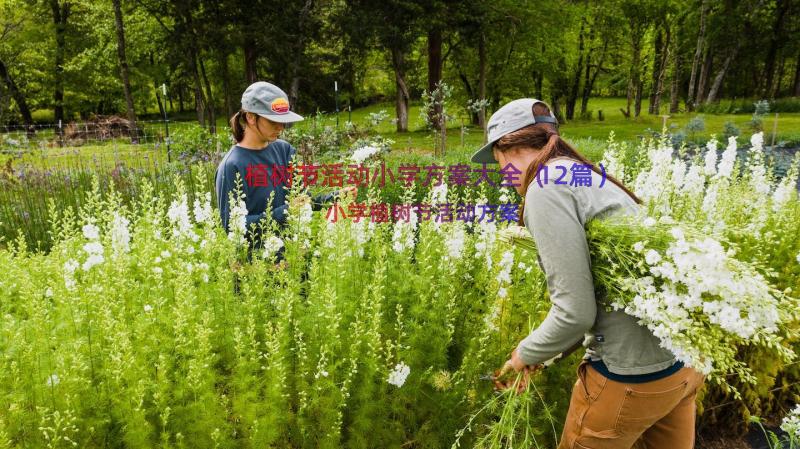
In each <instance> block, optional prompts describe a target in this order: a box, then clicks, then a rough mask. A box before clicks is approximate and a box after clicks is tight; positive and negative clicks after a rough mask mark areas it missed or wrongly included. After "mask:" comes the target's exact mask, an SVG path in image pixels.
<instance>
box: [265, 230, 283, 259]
mask: <svg viewBox="0 0 800 449" xmlns="http://www.w3.org/2000/svg"><path fill="white" fill-rule="evenodd" d="M281 248H283V240H281V238H280V237H278V236H277V235H271V236H269V237H267V238H266V239H265V240H264V257H265V258H267V257H272V256H273V255H274V254H275V253H277V252H278V251H280V249H281Z"/></svg>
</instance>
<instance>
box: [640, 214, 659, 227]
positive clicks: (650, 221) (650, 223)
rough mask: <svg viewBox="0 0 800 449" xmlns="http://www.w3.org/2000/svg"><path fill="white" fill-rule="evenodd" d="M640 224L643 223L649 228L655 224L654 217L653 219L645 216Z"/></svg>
mask: <svg viewBox="0 0 800 449" xmlns="http://www.w3.org/2000/svg"><path fill="white" fill-rule="evenodd" d="M642 224H643V225H645V226H646V227H648V228H649V227H652V226H655V224H656V219H655V218H653V217H647V218H645V219H644V221H643V222H642Z"/></svg>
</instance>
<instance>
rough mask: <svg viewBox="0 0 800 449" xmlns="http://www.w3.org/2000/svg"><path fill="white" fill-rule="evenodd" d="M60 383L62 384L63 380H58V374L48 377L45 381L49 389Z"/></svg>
mask: <svg viewBox="0 0 800 449" xmlns="http://www.w3.org/2000/svg"><path fill="white" fill-rule="evenodd" d="M59 382H61V379H59V378H58V374H51V375H49V376H47V380H46V381H45V384H47V386H48V387H52V386H55V385H58V384H59Z"/></svg>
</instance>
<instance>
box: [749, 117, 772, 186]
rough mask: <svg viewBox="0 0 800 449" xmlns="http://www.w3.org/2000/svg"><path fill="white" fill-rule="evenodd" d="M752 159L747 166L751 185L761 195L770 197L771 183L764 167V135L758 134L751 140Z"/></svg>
mask: <svg viewBox="0 0 800 449" xmlns="http://www.w3.org/2000/svg"><path fill="white" fill-rule="evenodd" d="M750 143H751V145H752V147H751V148H750V158H749V159H748V161H747V166H748V167H750V185H751V187H752V188H753V190H754V191H755V192H756V193H758V194H759V195H762V196H763V195H768V194H769V191H770V183H769V179H768V177H767V168H766V167H765V166H764V133H763V132H758V133H755V134H753V136H752V137H751V138H750Z"/></svg>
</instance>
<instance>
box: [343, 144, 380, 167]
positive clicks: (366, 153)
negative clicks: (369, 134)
mask: <svg viewBox="0 0 800 449" xmlns="http://www.w3.org/2000/svg"><path fill="white" fill-rule="evenodd" d="M380 151H381V149H380V148H376V147H374V146H370V145H367V146H364V147H361V148H358V149H356V150H355V151H354V152H353V155H352V156H350V159H351V160H352V161H353V162H355V163H356V164H361V163H363V162H364V161H365V160H367V159H369V158H370V157H371V156H373V155H375V154H378V153H379V152H380Z"/></svg>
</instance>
